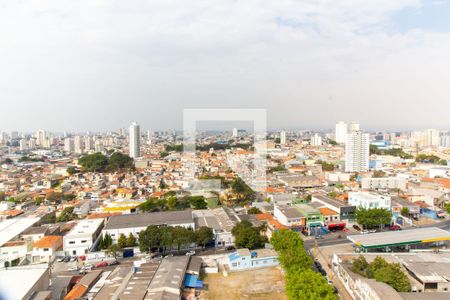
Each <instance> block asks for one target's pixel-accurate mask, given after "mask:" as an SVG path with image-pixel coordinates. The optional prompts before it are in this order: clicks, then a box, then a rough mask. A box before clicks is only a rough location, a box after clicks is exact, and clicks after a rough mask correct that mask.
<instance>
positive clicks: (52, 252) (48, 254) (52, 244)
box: [31, 235, 63, 263]
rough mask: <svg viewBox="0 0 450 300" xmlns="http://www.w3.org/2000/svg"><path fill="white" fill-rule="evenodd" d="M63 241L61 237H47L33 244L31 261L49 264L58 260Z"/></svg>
mask: <svg viewBox="0 0 450 300" xmlns="http://www.w3.org/2000/svg"><path fill="white" fill-rule="evenodd" d="M62 245H63V241H62V237H61V236H59V235H47V236H44V237H43V238H42V239H40V240H39V241H37V242H35V243H34V244H33V252H32V255H31V261H32V262H33V263H49V262H52V261H53V260H54V259H55V258H56V252H57V251H58V250H59V249H61V248H62Z"/></svg>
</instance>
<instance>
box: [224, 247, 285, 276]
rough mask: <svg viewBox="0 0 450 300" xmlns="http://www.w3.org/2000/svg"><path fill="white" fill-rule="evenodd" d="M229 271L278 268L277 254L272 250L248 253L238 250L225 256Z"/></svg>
mask: <svg viewBox="0 0 450 300" xmlns="http://www.w3.org/2000/svg"><path fill="white" fill-rule="evenodd" d="M227 259H228V267H229V269H230V271H244V270H251V269H257V268H265V267H273V266H278V264H279V261H278V254H277V253H276V251H275V250H272V249H259V250H254V251H250V250H248V249H246V248H243V249H238V250H236V252H233V253H231V254H229V255H228V256H227Z"/></svg>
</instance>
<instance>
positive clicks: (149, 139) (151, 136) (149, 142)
mask: <svg viewBox="0 0 450 300" xmlns="http://www.w3.org/2000/svg"><path fill="white" fill-rule="evenodd" d="M152 139H153V131H152V130H151V129H149V130H147V145H151V144H152Z"/></svg>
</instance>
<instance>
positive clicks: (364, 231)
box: [361, 229, 369, 234]
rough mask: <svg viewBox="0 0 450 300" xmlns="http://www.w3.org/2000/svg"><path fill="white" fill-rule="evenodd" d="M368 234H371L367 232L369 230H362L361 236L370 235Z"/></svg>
mask: <svg viewBox="0 0 450 300" xmlns="http://www.w3.org/2000/svg"><path fill="white" fill-rule="evenodd" d="M368 233H369V230H367V229H364V230H361V234H368Z"/></svg>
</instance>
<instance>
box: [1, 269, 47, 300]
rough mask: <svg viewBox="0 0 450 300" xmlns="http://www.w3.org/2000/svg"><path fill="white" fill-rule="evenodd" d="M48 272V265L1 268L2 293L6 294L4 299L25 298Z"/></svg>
mask: <svg viewBox="0 0 450 300" xmlns="http://www.w3.org/2000/svg"><path fill="white" fill-rule="evenodd" d="M46 272H48V267H47V265H34V266H27V267H14V268H8V269H4V270H0V295H6V298H2V299H24V297H25V296H26V294H27V293H28V292H29V291H30V290H31V289H32V288H33V286H34V285H35V284H36V283H37V282H38V281H39V280H40V279H41V278H42V276H44V274H45V273H46ZM47 283H48V282H47Z"/></svg>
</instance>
